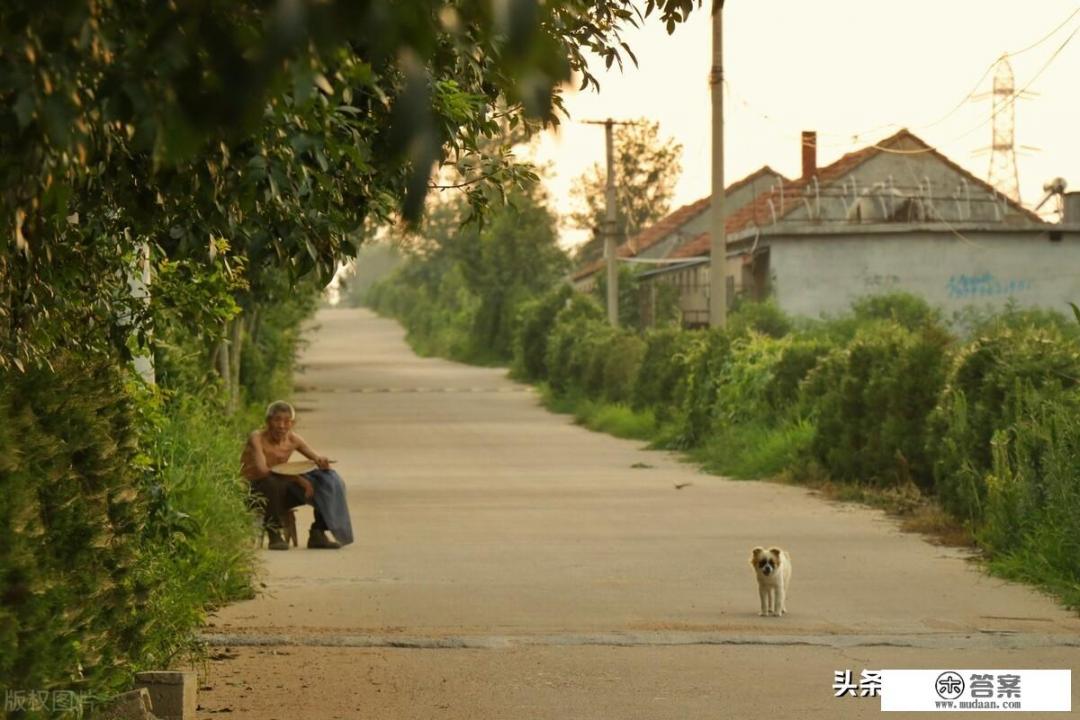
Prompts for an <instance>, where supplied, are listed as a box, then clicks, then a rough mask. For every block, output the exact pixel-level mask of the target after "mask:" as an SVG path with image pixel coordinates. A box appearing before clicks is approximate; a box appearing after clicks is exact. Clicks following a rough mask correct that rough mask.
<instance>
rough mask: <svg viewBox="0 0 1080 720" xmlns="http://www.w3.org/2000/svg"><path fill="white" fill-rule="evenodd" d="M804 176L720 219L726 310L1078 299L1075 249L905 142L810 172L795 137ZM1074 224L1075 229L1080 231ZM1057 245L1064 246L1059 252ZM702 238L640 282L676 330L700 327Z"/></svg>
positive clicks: (1079, 240)
mask: <svg viewBox="0 0 1080 720" xmlns="http://www.w3.org/2000/svg"><path fill="white" fill-rule="evenodd" d="M802 160H803V163H802V165H803V172H802V175H801V176H800V177H799V178H797V179H794V180H788V181H785V182H782V183H776V184H775V185H773V186H772V187H770V188H768V189H767V190H765V191H764V192H762V193H760V194H759V195H757V196H756V197H755V198H754V199H753V201H751V202H749V203H746V204H744V205H743V206H742V207H741V208H738V209H736V210H734V211H733V212H732V213H730V214H729V215H728V217H727V221H726V225H725V227H726V230H727V283H726V284H727V288H728V294H729V299H733V298H734V297H736V296H742V297H745V298H747V299H751V300H753V299H762V298H764V297H766V296H769V295H772V296H773V297H775V298H776V300H777V302H778V304H779V305H780V307H781V309H783V310H785V311H786V312H789V313H791V314H794V315H803V316H811V317H816V316H819V315H821V314H823V313H825V314H836V313H840V312H843V311H845V310H847V309H848V308H849V307H850V304H851V302H852V301H853V300H855V299H858V298H859V297H862V296H865V295H868V294H873V293H878V292H884V291H888V290H906V291H908V292H912V293H915V294H918V295H921V296H922V297H924V298H926V299H927V300H928V301H929V302H931V303H932V304H935V305H938V306H940V307H942V308H943V309H945V310H946V311H948V310H958V309H961V307H963V306H965V305H972V304H984V303H985V304H989V305H1002V304H1004V303H1006V302H1009V301H1010V300H1011V301H1013V302H1016V303H1018V304H1020V305H1022V306H1023V305H1030V306H1042V307H1057V309H1059V310H1061V309H1067V308H1065V306H1064V303H1065V302H1066V301H1069V300H1075V299H1076V298H1080V274H1076V275H1074V274H1073V273H1070V272H1063V268H1065V267H1074V268H1075V267H1080V235H1076V234H1075V233H1074V231H1073V230H1071V229H1070V228H1071V227H1073V226H1072V225H1070V224H1068V223H1067V224H1066V225H1060V226H1059V225H1057V224H1051V223H1046V222H1044V221H1043V220H1042V219H1040V218H1039V216H1038V215H1036V214H1035V213H1033V212H1032V211H1030V210H1028V209H1027V208H1025V207H1024V206H1023V205H1021V204H1020V203H1018V202H1015V201H1013V200H1010V199H1009V198H1006V197H1004V196H1002V195H1001V194H999V193H998V192H997V191H996V190H995V189H994V188H993V187H992V186H990V185H989V184H987V183H986V182H984V181H983V180H981V179H979V178H977V177H975V176H974V175H972V174H971V173H970V172H968V171H967V170H964V169H963V168H962V167H960V166H959V165H957V164H956V163H955V162H953V161H952V160H950V159H949V158H947V157H946V156H945V155H943V154H941V153H940V152H939V151H938V150H937V149H935V148H934V147H932V146H930V145H929V144H928V143H926V142H925V141H923V140H922V139H920V138H919V137H917V136H915V135H914V134H912V133H911V132H909V131H907V130H901V131H900V132H897V133H896V134H894V135H892V136H890V137H888V138H885V139H883V140H881V141H879V142H877V143H874V144H872V145H869V146H867V147H865V148H862V149H860V150H857V151H855V152H851V153H848V154H846V155H844V156H842V157H841V158H839V159H838V160H836V161H835V162H833V163H832V164H830V165H827V166H824V167H818V165H817V141H816V137H815V135H814V133H804V134H803V143H802ZM1075 220H1077V221H1080V218H1076V219H1075ZM1065 239H1067V241H1063V240H1065ZM710 244H711V243H710V238H709V234H708V232H707V231H703V232H701V233H699V234H698V235H697V236H696V237H694V238H693V239H691V240H690V241H689V242H685V243H683V244H682V245H681V246H679V247H678V248H675V249H673V250H672V251H671V252H670V253H669V254H668V256H667V257H668V259H669V260H680V259H682V260H684V262H683V263H672V264H668V265H665V266H664V267H662V268H659V269H655V270H650V271H647V272H644V273H642V274H641V275H640V277H641V279H642V280H643V282H644V283H645V284H646V286H647V285H648V284H650V283H669V284H672V285H675V286H677V287H678V288H679V293H680V298H681V307H682V311H683V322H684V324H686V325H691V326H693V325H704V324H707V323H708V288H709V281H708V272H709V261H708V255H709V251H710Z"/></svg>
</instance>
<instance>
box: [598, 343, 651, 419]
mask: <svg viewBox="0 0 1080 720" xmlns="http://www.w3.org/2000/svg"><path fill="white" fill-rule="evenodd" d="M603 352H604V397H605V398H607V399H608V400H609V401H611V402H615V403H629V402H630V400H631V398H632V397H633V393H634V385H635V383H636V382H637V377H638V372H639V371H640V369H641V361H642V359H643V358H644V356H645V341H644V340H642V339H641V337H640V336H638V335H637V334H636V333H630V332H626V331H622V332H618V333H616V334H615V336H614V337H613V338H612V339H611V341H610V342H609V343H607V345H606V346H605V347H604V348H603Z"/></svg>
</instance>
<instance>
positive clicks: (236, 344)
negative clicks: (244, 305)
mask: <svg viewBox="0 0 1080 720" xmlns="http://www.w3.org/2000/svg"><path fill="white" fill-rule="evenodd" d="M229 322H230V328H229V329H230V332H229V356H230V357H229V362H230V370H231V371H232V375H230V376H229V389H230V393H229V410H230V411H232V412H235V411H236V409H237V408H238V407H240V354H241V352H242V351H243V349H244V316H243V315H238V316H237V317H234V318H233V319H232V320H231V321H229Z"/></svg>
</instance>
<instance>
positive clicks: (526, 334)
mask: <svg viewBox="0 0 1080 720" xmlns="http://www.w3.org/2000/svg"><path fill="white" fill-rule="evenodd" d="M573 293H574V289H573V288H572V287H571V286H570V285H568V284H563V285H560V286H559V287H558V288H556V289H554V290H552V291H550V292H548V293H546V294H544V295H542V296H540V297H538V298H534V299H533V300H530V301H528V302H525V303H523V304H522V306H521V309H520V311H519V313H518V322H517V331H516V333H515V335H514V359H513V367H512V374H513V375H514V377H517V378H521V379H523V380H544V379H546V378H547V377H548V367H547V347H548V338H549V336H550V335H551V332H552V329H553V328H554V326H555V318H556V316H558V314H559V311H560V310H562V309H563V308H565V307H566V304H567V303H568V302H569V301H570V297H571V295H573Z"/></svg>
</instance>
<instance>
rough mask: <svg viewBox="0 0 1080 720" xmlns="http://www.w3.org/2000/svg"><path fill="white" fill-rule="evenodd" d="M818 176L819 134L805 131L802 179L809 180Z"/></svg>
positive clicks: (803, 136)
mask: <svg viewBox="0 0 1080 720" xmlns="http://www.w3.org/2000/svg"><path fill="white" fill-rule="evenodd" d="M814 175H817V133H816V132H814V131H813V130H803V134H802V179H803V180H809V179H810V178H811V177H813V176H814Z"/></svg>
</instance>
